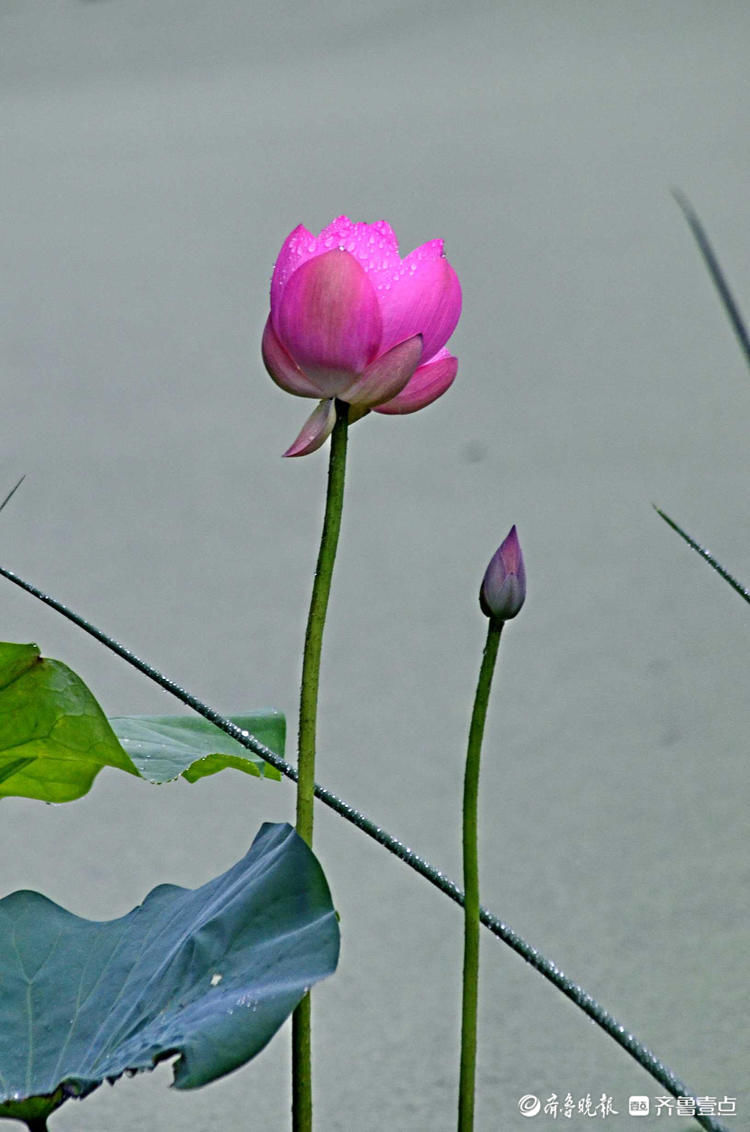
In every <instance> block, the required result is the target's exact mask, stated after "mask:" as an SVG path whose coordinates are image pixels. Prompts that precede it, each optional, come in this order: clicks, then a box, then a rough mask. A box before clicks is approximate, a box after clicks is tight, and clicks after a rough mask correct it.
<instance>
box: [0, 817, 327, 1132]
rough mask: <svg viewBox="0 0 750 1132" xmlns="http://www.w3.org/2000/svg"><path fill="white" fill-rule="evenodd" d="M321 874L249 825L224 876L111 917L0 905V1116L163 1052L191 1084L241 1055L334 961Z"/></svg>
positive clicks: (294, 844) (53, 1101) (21, 902)
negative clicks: (244, 844) (246, 845)
mask: <svg viewBox="0 0 750 1132" xmlns="http://www.w3.org/2000/svg"><path fill="white" fill-rule="evenodd" d="M338 951H339V931H338V924H337V920H336V913H335V911H334V909H333V906H332V904H331V897H330V893H329V891H328V885H327V884H326V880H325V877H324V875H323V872H322V870H321V868H320V866H319V864H318V862H317V861H316V859H315V857H314V856H313V854H312V852H311V850H310V849H309V848H308V847H307V845H306V844H305V843H304V842H303V841H302V840H301V838H299V837H298V836H297V834H296V833H295V832H294V830H293V829H292V828H291V827H290V826H289V825H285V824H284V825H272V824H266V825H264V826H262V828H261V830H260V832H259V834H258V836H257V837H256V839H255V841H254V843H253V845H252V847H251V849H250V851H249V852H248V853H247V855H246V856H245V857H243V859H242V860H241V861H239V862H238V863H237V864H236V865H234V866H233V867H232V868H231V869H229V870H228V872H226V873H224V874H223V875H222V876H219V877H216V878H215V879H214V880H211V881H209V882H208V883H207V884H204V885H203V886H202V887H201V888H198V889H195V890H191V889H183V888H177V887H175V886H173V885H161V886H160V887H159V888H155V889H154V890H153V892H151V893H149V895H148V896H147V897H146V899H145V900H144V901H143V903H142V904H141V905H139V906H138V907H137V908H134V909H133V910H132V911H131V912H129V913H128V914H127V915H126V916H123V917H122V918H121V919H118V920H110V921H107V922H103V923H99V922H95V921H91V920H85V919H81V918H80V917H78V916H74V915H73V914H72V913H71V912H68V911H66V910H65V909H64V908H61V907H60V906H59V905H57V904H54V903H52V901H50V900H48V899H46V897H44V896H41V895H39V894H38V893H36V892H14V893H13V894H12V895H10V896H6V897H5V899H4V900H2V901H0V984H1V985H0V1116H5V1117H10V1118H13V1119H16V1120H25V1121H30V1122H32V1123H33V1122H34V1121H35V1120H36V1121H37V1122H38V1126H39V1127H43V1121H44V1118H45V1117H46V1116H47V1115H49V1113H50V1112H53V1111H54V1109H55V1108H57V1107H59V1105H60V1104H62V1103H63V1102H64V1101H65V1100H66V1099H67V1098H68V1097H84V1096H86V1095H87V1094H88V1093H90V1092H91V1091H92V1090H93V1089H95V1088H97V1086H98V1085H100V1084H101V1083H102V1082H103V1081H104V1080H110V1081H114V1080H116V1079H117V1078H119V1077H120V1076H121V1075H122V1074H123V1073H126V1072H131V1073H132V1072H139V1071H142V1070H147V1069H152V1068H153V1067H154V1066H155V1065H156V1064H157V1062H159V1061H161V1060H163V1059H164V1058H167V1057H171V1056H173V1055H175V1054H176V1055H177V1060H176V1062H175V1064H174V1083H175V1085H176V1087H177V1088H180V1089H192V1088H197V1087H198V1086H201V1085H205V1084H207V1083H208V1082H209V1081H213V1080H215V1079H216V1078H217V1077H221V1076H223V1075H224V1074H225V1073H229V1072H231V1071H232V1070H233V1069H236V1068H238V1066H240V1065H243V1064H244V1063H245V1062H246V1061H249V1060H250V1059H251V1058H252V1057H254V1056H255V1055H256V1054H257V1053H259V1052H260V1050H262V1049H263V1047H264V1046H265V1045H266V1043H267V1042H268V1041H270V1039H271V1038H272V1037H273V1035H274V1034H275V1033H276V1031H277V1030H278V1029H279V1027H280V1026H281V1024H282V1023H283V1022H284V1020H285V1019H286V1018H287V1017H288V1015H289V1014H290V1013H291V1012H292V1011H293V1010H294V1008H295V1006H296V1005H297V1003H298V1002H299V1001H300V999H301V998H302V997H303V995H304V993H305V991H306V989H307V988H309V987H310V986H312V984H313V983H316V982H317V981H318V980H319V979H323V978H325V977H326V976H327V975H330V974H331V973H332V972H333V971H334V970H335V967H336V963H337V960H338Z"/></svg>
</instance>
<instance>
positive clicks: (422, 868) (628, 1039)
mask: <svg viewBox="0 0 750 1132" xmlns="http://www.w3.org/2000/svg"><path fill="white" fill-rule="evenodd" d="M0 576H2V577H3V578H7V579H8V581H9V582H13V584H14V585H16V586H18V587H19V588H20V589H22V590H25V591H26V593H29V594H31V596H32V597H35V598H36V599H37V600H38V601H41V602H44V604H45V605H48V606H49V607H50V608H51V609H54V610H55V611H56V612H57V613H60V614H62V616H63V617H66V618H67V619H68V621H72V623H73V624H74V625H77V626H78V627H79V629H83V631H84V632H85V633H88V634H89V636H90V637H94V638H95V640H97V641H99V642H101V644H103V645H105V646H106V647H107V648H108V649H109V650H110V652H113V653H116V655H117V656H119V657H121V658H122V660H124V661H126V662H127V663H128V664H130V665H131V666H132V667H133V668H136V669H138V671H139V672H142V673H143V675H144V676H147V677H148V678H149V680H152V681H153V682H154V683H155V684H158V685H159V687H161V688H163V689H164V690H165V691H166V692H169V693H170V695H172V696H174V697H175V699H177V700H179V701H180V703H183V704H185V706H186V707H189V708H191V709H192V710H193V711H195V712H197V713H198V715H202V716H203V718H204V719H208V720H209V721H210V722H211V723H214V724H215V725H216V726H217V727H218V728H219V730H220V731H223V732H224V733H225V734H226V735H230V736H231V737H232V738H233V739H236V740H237V742H238V743H239V744H240V746H242V747H245V748H246V749H247V750H248V751H253V752H254V753H255V754H256V755H259V756H260V757H261V758H262V759H263V760H264V761H265V762H267V763H269V764H270V765H271V766H273V767H275V768H276V770H278V771H279V772H280V773H281V774H283V775H284V776H285V777H286V778H289V779H291V781H292V782H296V781H297V771H296V770H295V768H294V767H293V766H291V765H290V764H289V763H288V762H286V761H285V760H284V759H282V758H281V757H280V756H279V755H277V754H276V753H275V752H274V751H272V750H271V749H270V747H266V746H265V744H264V743H261V742H260V740H259V739H256V738H255V736H254V735H250V734H249V732H247V731H243V730H242V729H241V728H240V727H238V726H237V725H236V724H235V723H232V721H231V719H227V718H226V716H223V715H221V713H220V712H218V711H216V710H215V709H214V708H212V707H209V706H208V704H205V703H203V701H202V700H199V699H198V697H197V696H194V695H193V694H192V693H191V692H188V691H186V690H185V689H184V688H182V687H180V685H179V684H177V683H176V681H174V680H171V679H170V678H169V677H168V676H165V675H164V674H163V673H161V672H159V670H158V669H157V668H154V666H153V665H152V664H149V663H148V661H145V660H141V659H140V657H138V656H136V655H135V653H133V652H131V651H130V649H127V648H125V646H124V645H121V644H120V643H119V642H118V641H116V640H114V638H112V637H109V636H107V634H106V633H104V632H103V631H102V630H101V629H98V628H97V627H96V626H95V625H92V624H91V622H90V621H86V620H85V619H84V618H83V617H81V616H80V614H78V613H74V612H73V610H72V609H68V607H67V606H65V605H63V603H62V602H60V601H58V600H57V598H54V597H52V596H51V595H50V594H47V593H44V591H43V590H40V589H38V588H37V587H36V586H35V585H33V584H32V583H31V582H27V581H26V580H25V579H24V578H21V577H19V576H18V574H14V573H13V571H12V570H8V569H6V568H5V567H3V566H0ZM315 797H316V798H317V799H318V800H319V801H321V802H322V803H323V804H324V805H325V806H328V807H329V809H331V810H334V811H335V813H337V814H339V816H340V817H342V818H344V820H345V821H348V822H350V823H351V824H352V825H354V826H356V827H357V829H360V830H362V832H363V833H366V834H367V836H368V837H370V838H372V840H373V841H377V842H378V844H379V845H382V846H384V848H386V849H387V850H388V852H389V853H392V854H393V855H394V856H395V857H398V858H399V860H401V861H403V862H404V864H405V865H408V866H409V868H410V869H413V870H414V871H415V872H417V873H419V874H420V876H423V877H424V878H425V879H426V880H428V881H429V882H430V884H432V885H433V886H434V887H435V888H437V889H439V890H440V892H442V893H444V894H445V895H446V896H448V897H450V899H451V900H453V901H454V903H456V904H458V905H459V906H461V907H463V903H464V894H463V892H462V891H461V889H460V888H459V887H458V885H457V884H454V882H453V881H452V880H450V879H449V878H448V877H446V876H445V874H444V873H441V872H440V871H439V870H438V869H436V868H435V867H434V866H433V865H431V864H430V863H429V862H428V861H425V860H424V858H423V857H420V856H419V855H418V854H417V853H415V852H414V850H413V849H410V848H409V847H408V846H407V845H404V844H403V842H401V841H399V840H398V839H397V838H396V837H394V836H393V835H392V834H390V833H388V832H387V831H386V830H385V829H383V828H382V827H381V826H379V825H376V823H375V822H374V821H372V820H371V819H370V818H368V817H366V816H365V815H364V814H363V813H361V812H360V811H359V810H356V809H355V808H354V807H353V806H350V805H349V803H348V802H345V801H344V800H343V799H342V798H339V797H337V795H336V794H334V793H332V791H330V790H327V789H326V787H324V786H319V785H317V784H316V786H315ZM479 919H480V922H481V923H482V924H484V926H485V927H486V928H488V929H489V931H491V932H492V934H493V935H495V936H497V938H498V939H501V940H502V941H503V943H505V944H507V945H508V947H510V948H511V949H512V950H513V951H515V952H516V954H517V955H520V956H521V958H522V959H524V960H525V961H526V962H527V963H529V964H530V965H531V966H532V967H534V968H535V970H537V971H538V972H539V973H540V975H543V976H544V978H545V979H547V981H548V982H550V983H552V985H553V986H555V987H557V989H558V990H559V991H561V992H562V993H563V994H564V995H565V996H566V998H569V999H570V1001H571V1002H574V1003H575V1005H576V1006H578V1007H579V1008H580V1009H581V1010H582V1011H583V1012H584V1014H586V1015H588V1017H589V1018H590V1019H591V1020H592V1022H595V1023H596V1025H597V1026H599V1027H600V1028H601V1029H602V1030H603V1031H604V1032H605V1034H609V1036H610V1037H611V1038H612V1040H613V1041H615V1042H617V1044H618V1045H619V1046H621V1047H622V1048H623V1049H624V1050H625V1051H626V1052H627V1053H629V1054H630V1056H631V1057H632V1058H634V1060H635V1061H637V1062H638V1064H639V1065H640V1066H641V1067H642V1068H643V1069H645V1070H646V1072H647V1073H650V1074H651V1076H652V1077H653V1078H654V1080H655V1081H658V1082H659V1084H660V1085H662V1086H663V1087H664V1088H665V1089H666V1090H667V1092H668V1093H670V1094H671V1095H672V1096H673V1097H692V1098H695V1097H696V1096H697V1095H698V1094H696V1093H695V1092H694V1091H693V1090H692V1089H690V1088H688V1086H687V1085H686V1084H685V1083H684V1081H681V1080H680V1078H679V1077H678V1076H677V1075H676V1074H675V1073H673V1072H672V1070H671V1069H670V1068H669V1067H668V1066H667V1065H665V1064H664V1062H663V1061H661V1060H660V1058H658V1057H657V1056H656V1054H655V1053H653V1052H652V1051H651V1050H650V1049H648V1047H647V1046H645V1045H643V1043H642V1042H640V1041H638V1039H637V1038H636V1037H635V1035H634V1034H631V1033H630V1032H629V1031H628V1030H627V1029H626V1027H625V1026H623V1025H622V1024H621V1023H620V1022H618V1020H617V1019H616V1018H615V1017H614V1016H613V1015H612V1014H610V1013H609V1011H608V1010H605V1008H604V1007H603V1006H601V1005H600V1004H599V1003H598V1002H597V1001H596V999H595V998H592V996H591V995H590V994H588V993H587V992H586V991H585V990H584V989H583V987H581V986H579V985H578V984H577V983H575V982H573V980H572V979H571V978H569V976H568V975H566V974H565V973H564V972H563V971H561V970H560V968H559V967H557V966H556V964H555V963H553V962H552V960H551V959H547V958H545V956H544V955H542V954H541V953H540V952H539V951H537V949H536V948H535V947H532V946H531V944H530V943H527V941H526V940H525V939H524V938H523V937H522V936H520V935H519V934H518V933H517V932H515V931H514V930H513V929H512V928H511V927H510V926H509V925H508V924H506V923H504V922H503V921H502V920H501V919H500V918H499V917H498V916H495V915H494V914H493V913H492V912H489V911H487V909H486V908H481V907H480V910H479ZM694 1119H695V1120H696V1121H697V1123H698V1124H700V1126H701V1127H702V1128H705V1129H706V1130H707V1132H728V1129H727V1126H726V1125H724V1124H721V1123H720V1122H719V1121H718V1120H714V1118H713V1117H712V1116H705V1115H703V1114H696V1116H695V1117H694Z"/></svg>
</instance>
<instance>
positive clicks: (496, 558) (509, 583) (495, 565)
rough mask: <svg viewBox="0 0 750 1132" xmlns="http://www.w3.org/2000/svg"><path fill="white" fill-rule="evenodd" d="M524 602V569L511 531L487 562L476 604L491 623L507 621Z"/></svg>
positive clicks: (517, 542) (513, 531)
mask: <svg viewBox="0 0 750 1132" xmlns="http://www.w3.org/2000/svg"><path fill="white" fill-rule="evenodd" d="M525 600H526V568H525V567H524V564H523V555H522V554H521V544H520V542H519V541H518V534H517V532H516V528H515V527H511V528H510V531H509V533H508V535H507V537H506V538H505V539H504V540H503V542H502V543H501V544H500V546H499V547H498V549H497V550H496V551H495V553H494V554H493V556H492V558H491V559H490V564H489V566H488V567H487V569H486V571H485V574H484V578H483V579H482V586H481V589H480V590H479V604H480V605H481V607H482V613H484V614H485V616H487V617H490V618H491V619H492V620H493V621H510V619H511V617H515V616H516V614H517V613H519V612H520V610H521V606H522V605H523V603H524V602H525Z"/></svg>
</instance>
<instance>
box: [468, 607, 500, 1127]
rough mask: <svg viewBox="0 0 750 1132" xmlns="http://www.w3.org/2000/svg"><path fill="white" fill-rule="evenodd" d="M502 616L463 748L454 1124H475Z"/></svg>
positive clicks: (485, 658)
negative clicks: (481, 818) (486, 749)
mask: <svg viewBox="0 0 750 1132" xmlns="http://www.w3.org/2000/svg"><path fill="white" fill-rule="evenodd" d="M503 624H504V623H503V622H502V621H495V620H494V619H493V618H491V619H490V622H489V626H488V629H487V641H486V643H485V646H484V653H483V655H482V665H481V668H480V670H479V681H478V683H477V691H476V696H475V697H474V710H473V712H472V715H471V726H470V728H469V745H468V749H467V752H466V771H465V774H464V804H463V852H464V968H463V995H462V1004H461V1072H460V1082H459V1091H458V1129H459V1132H471V1130H472V1129H473V1127H474V1093H475V1080H476V1064H477V1008H478V1003H479V907H480V906H479V849H478V809H479V765H480V760H481V755H482V739H483V737H484V724H485V720H486V718H487V705H488V703H489V699H490V688H491V686H492V676H493V673H494V671H495V661H496V660H497V650H498V647H499V645H500V634H501V633H502V631H503Z"/></svg>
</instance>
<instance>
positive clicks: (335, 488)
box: [292, 401, 349, 1132]
mask: <svg viewBox="0 0 750 1132" xmlns="http://www.w3.org/2000/svg"><path fill="white" fill-rule="evenodd" d="M348 424H349V406H348V404H346V403H345V402H344V401H337V402H336V424H335V425H334V426H333V432H332V433H331V450H330V456H329V461H328V489H327V492H326V509H325V516H324V518H323V531H322V534H321V536H320V550H319V551H318V562H317V565H316V567H315V579H314V581H313V591H312V598H311V600H310V612H309V613H308V616H307V631H306V633H305V651H304V655H303V660H302V686H301V690H300V704H299V735H298V760H297V833H298V834H299V835H300V837H301V838H303V840H304V841H306V842H307V844H308V845H309V846H311V847H312V841H313V806H314V802H315V741H316V730H317V720H318V684H319V678H320V654H321V649H322V645H323V630H324V628H325V621H326V611H327V609H328V596H329V594H330V592H331V578H332V577H333V566H334V563H335V561H336V547H337V545H338V541H339V530H340V529H341V509H342V506H343V502H344V478H345V472H346V442H347V429H348ZM310 1021H311V1018H310V996H309V994H306V995H305V997H304V998H303V999H302V1001H301V1002H300V1004H299V1006H298V1007H297V1009H296V1010H295V1011H294V1014H293V1016H292V1128H293V1129H294V1132H311V1130H312V1049H311V1040H310Z"/></svg>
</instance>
